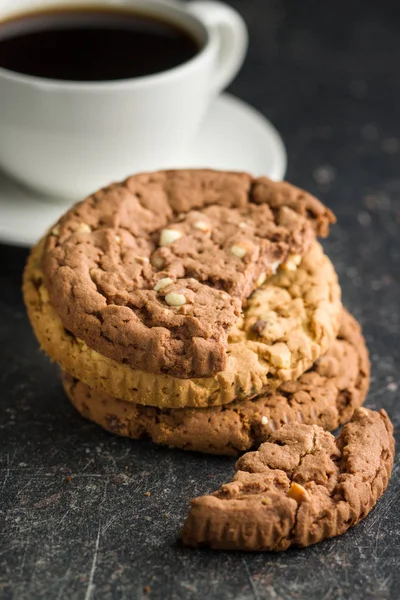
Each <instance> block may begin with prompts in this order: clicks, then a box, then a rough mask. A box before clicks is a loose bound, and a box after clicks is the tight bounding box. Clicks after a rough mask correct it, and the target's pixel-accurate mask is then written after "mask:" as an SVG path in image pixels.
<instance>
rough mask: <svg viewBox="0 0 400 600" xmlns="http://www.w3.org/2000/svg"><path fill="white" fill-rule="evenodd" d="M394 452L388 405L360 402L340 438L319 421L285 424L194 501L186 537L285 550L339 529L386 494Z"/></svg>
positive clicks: (194, 542) (231, 546)
mask: <svg viewBox="0 0 400 600" xmlns="http://www.w3.org/2000/svg"><path fill="white" fill-rule="evenodd" d="M393 458H394V438H393V426H392V424H391V422H390V420H389V418H388V416H387V414H386V413H385V411H381V412H380V413H378V412H374V411H370V410H367V409H365V408H361V409H357V410H356V411H355V413H354V415H353V418H352V420H351V421H350V423H348V424H347V425H345V426H344V428H343V430H342V432H341V433H340V435H339V436H338V437H337V438H336V439H335V438H334V437H333V436H332V435H331V434H330V433H328V432H326V431H324V430H323V429H321V428H320V427H317V426H316V425H313V426H309V425H301V424H298V423H296V424H292V423H291V424H288V425H284V426H283V427H282V428H281V429H279V430H277V431H276V432H274V433H272V434H271V436H270V440H269V441H268V442H266V443H264V444H262V445H261V446H260V448H259V449H258V451H257V452H250V453H248V454H245V455H244V456H242V457H241V458H240V459H239V460H238V462H237V463H236V469H237V473H236V475H235V477H234V478H233V481H232V482H231V483H228V484H225V485H223V486H222V487H221V488H220V490H219V491H218V492H215V493H214V494H212V495H210V496H203V497H201V498H196V499H195V500H192V501H191V507H190V510H189V514H188V517H187V520H186V523H185V525H184V528H183V531H182V540H183V542H184V543H185V544H186V545H188V546H193V547H197V546H210V547H211V548H215V549H224V550H225V549H226V550H272V551H279V550H286V549H287V548H289V546H300V547H304V546H309V545H311V544H315V543H317V542H320V541H321V540H323V539H325V538H330V537H334V536H336V535H340V534H342V533H344V532H345V531H347V529H349V527H352V526H353V525H355V524H356V523H358V522H359V521H360V520H361V519H363V518H364V517H365V516H366V515H367V514H368V513H369V511H370V510H371V509H372V507H373V506H374V505H375V503H376V502H377V500H378V498H380V496H381V495H382V494H383V492H384V491H385V489H386V487H387V485H388V482H389V478H390V474H391V471H392V467H393Z"/></svg>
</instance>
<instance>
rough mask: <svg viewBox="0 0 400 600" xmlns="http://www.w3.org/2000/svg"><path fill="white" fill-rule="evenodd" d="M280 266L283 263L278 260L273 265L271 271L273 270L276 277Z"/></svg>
mask: <svg viewBox="0 0 400 600" xmlns="http://www.w3.org/2000/svg"><path fill="white" fill-rule="evenodd" d="M280 265H281V261H280V260H276V261H275V262H273V263H272V265H271V269H272V272H273V274H274V275H275V273H276V272H277V270H278V268H279V267H280Z"/></svg>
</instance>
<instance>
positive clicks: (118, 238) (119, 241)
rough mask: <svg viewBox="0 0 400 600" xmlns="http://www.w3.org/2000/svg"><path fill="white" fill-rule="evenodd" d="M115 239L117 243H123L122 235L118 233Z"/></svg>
mask: <svg viewBox="0 0 400 600" xmlns="http://www.w3.org/2000/svg"><path fill="white" fill-rule="evenodd" d="M115 241H116V242H117V244H120V243H121V236H120V235H116V236H115Z"/></svg>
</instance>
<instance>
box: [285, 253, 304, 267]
mask: <svg viewBox="0 0 400 600" xmlns="http://www.w3.org/2000/svg"><path fill="white" fill-rule="evenodd" d="M300 263H301V256H300V254H290V255H289V256H288V257H287V259H286V260H285V262H284V263H282V267H281V268H282V269H283V270H284V271H296V269H297V267H298V266H299V264H300Z"/></svg>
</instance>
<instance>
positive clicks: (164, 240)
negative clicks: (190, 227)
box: [160, 229, 182, 246]
mask: <svg viewBox="0 0 400 600" xmlns="http://www.w3.org/2000/svg"><path fill="white" fill-rule="evenodd" d="M181 237H182V234H181V232H180V231H176V229H163V230H162V232H161V235H160V246H169V245H170V244H173V243H174V242H176V240H179V238H181Z"/></svg>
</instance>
